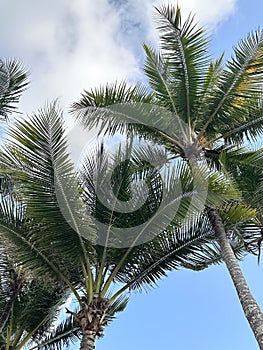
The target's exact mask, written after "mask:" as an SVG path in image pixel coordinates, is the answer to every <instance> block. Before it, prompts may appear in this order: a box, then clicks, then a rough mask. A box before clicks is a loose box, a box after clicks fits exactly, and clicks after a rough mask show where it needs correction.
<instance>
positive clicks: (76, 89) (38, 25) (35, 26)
mask: <svg viewBox="0 0 263 350" xmlns="http://www.w3.org/2000/svg"><path fill="white" fill-rule="evenodd" d="M167 2H168V1H167ZM159 3H160V1H157V0H152V1H149V2H147V1H141V0H126V1H125V0H97V1H96V2H95V1H92V0H75V1H70V0H56V1H52V0H46V1H41V2H39V1H35V0H24V1H16V0H5V1H3V3H2V4H1V23H0V42H1V48H0V57H2V58H3V57H17V58H20V59H21V60H22V61H23V62H24V63H25V64H26V66H27V67H29V68H30V71H31V82H32V83H31V87H30V89H29V91H28V92H27V93H26V94H25V96H24V98H23V100H22V108H23V110H24V111H26V112H28V113H31V112H32V111H33V110H36V109H37V108H38V107H40V106H42V105H43V104H44V102H45V101H47V100H50V99H52V98H53V99H54V98H56V97H60V98H61V103H62V107H67V106H68V105H69V104H70V103H71V102H72V101H74V100H76V99H77V98H78V97H79V95H80V92H81V91H83V89H84V88H86V89H88V88H91V87H95V86H98V85H103V84H105V83H106V82H107V81H109V82H114V81H115V80H119V81H120V80H123V79H128V80H132V81H137V80H139V79H140V78H141V75H140V74H141V71H140V68H141V67H142V62H143V58H142V55H141V54H142V50H141V44H142V42H144V41H148V40H150V39H152V38H153V37H154V36H153V34H152V33H153V27H154V24H153V22H152V16H153V13H154V10H153V4H159ZM161 3H164V1H161ZM174 3H175V4H176V2H174ZM179 4H180V5H181V6H182V10H183V13H185V14H188V13H189V12H190V11H193V12H194V13H195V12H196V14H197V18H198V19H199V20H200V21H202V22H203V23H206V24H208V25H209V26H215V25H216V24H217V23H219V22H220V21H222V20H223V19H224V18H226V17H227V16H229V15H230V14H231V13H232V12H233V11H234V7H235V0H217V1H215V0H188V1H187V2H186V1H179Z"/></svg>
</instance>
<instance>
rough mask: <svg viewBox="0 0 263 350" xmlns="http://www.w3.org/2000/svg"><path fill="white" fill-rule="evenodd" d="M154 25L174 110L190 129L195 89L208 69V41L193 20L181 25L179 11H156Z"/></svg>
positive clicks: (169, 9) (201, 29) (191, 17)
mask: <svg viewBox="0 0 263 350" xmlns="http://www.w3.org/2000/svg"><path fill="white" fill-rule="evenodd" d="M156 11H157V16H156V22H157V24H158V27H157V28H158V29H159V31H160V37H161V48H162V50H163V51H164V56H165V57H167V59H168V61H169V70H170V75H171V77H170V80H172V81H173V84H174V91H176V106H177V110H178V113H179V115H180V117H181V118H182V119H183V120H184V121H185V122H186V123H187V125H188V126H189V127H190V126H191V121H192V119H193V117H194V114H193V112H194V109H195V102H196V100H197V98H198V96H199V91H198V90H199V86H200V85H201V84H202V83H203V81H204V71H205V70H206V69H207V66H208V57H207V45H208V42H209V40H208V38H207V36H206V34H205V32H204V29H203V28H201V27H200V28H198V27H197V25H196V24H195V23H194V18H193V16H191V15H190V16H189V17H188V18H187V20H186V21H185V22H184V23H181V10H180V8H179V7H177V8H175V7H173V6H169V5H168V6H161V7H159V8H156Z"/></svg>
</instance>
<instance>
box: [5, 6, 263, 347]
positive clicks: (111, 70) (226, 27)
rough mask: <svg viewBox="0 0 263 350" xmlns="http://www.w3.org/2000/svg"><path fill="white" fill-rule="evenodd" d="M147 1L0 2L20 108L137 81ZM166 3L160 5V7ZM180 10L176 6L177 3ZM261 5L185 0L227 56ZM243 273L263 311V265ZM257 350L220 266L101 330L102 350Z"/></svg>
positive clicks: (163, 287) (251, 263)
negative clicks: (20, 67) (22, 81)
mask: <svg viewBox="0 0 263 350" xmlns="http://www.w3.org/2000/svg"><path fill="white" fill-rule="evenodd" d="M158 3H159V2H158V1H153V0H152V1H151V0H148V1H147V0H144V1H142V0H108V1H107V0H96V1H94V0H74V1H72V0H71V1H69V0H55V1H54V0H45V1H39V0H23V1H19V0H0V8H1V14H0V17H1V21H0V42H1V45H0V57H1V58H2V59H3V58H11V57H15V58H19V59H20V60H21V61H22V62H23V63H24V64H25V66H26V67H27V68H28V69H29V70H30V72H31V76H30V80H31V86H30V89H29V90H28V91H27V92H26V93H25V95H24V96H23V99H22V101H21V105H20V109H21V110H22V111H23V112H25V113H29V114H30V113H31V112H32V111H35V110H36V109H38V108H39V107H41V106H43V104H44V103H45V102H46V101H47V100H52V99H54V98H57V97H59V98H60V103H61V106H62V107H63V108H64V109H65V110H66V109H67V108H68V106H69V105H70V104H71V103H72V102H73V101H75V100H76V99H78V98H79V96H80V93H81V92H82V91H83V89H84V88H85V89H89V88H91V87H96V86H99V85H103V84H105V83H106V82H115V81H116V80H118V81H121V80H123V79H127V80H129V81H130V82H137V81H141V80H143V74H142V66H143V51H142V49H141V44H142V43H143V42H148V43H151V44H152V45H155V44H157V43H156V39H157V36H156V32H155V31H154V23H153V21H152V17H153V13H154V9H153V5H158ZM162 3H163V2H162ZM174 3H175V4H176V1H174ZM261 3H262V0H250V1H247V0H184V1H179V4H180V5H181V7H182V10H183V13H184V14H185V15H187V14H188V13H189V12H190V11H192V12H193V13H196V16H197V18H198V19H199V20H200V21H201V22H202V23H203V24H204V25H206V26H207V27H208V29H209V30H210V32H211V33H212V34H213V37H214V39H213V42H212V46H211V50H212V53H214V54H215V55H216V56H218V55H219V54H220V53H221V52H222V51H226V54H227V56H229V55H230V50H231V47H232V46H233V45H234V44H235V43H236V42H237V40H239V39H240V38H241V37H242V36H244V35H245V34H246V33H247V32H248V31H249V30H250V29H253V28H255V27H257V26H259V25H262V18H261V17H262V13H263V5H262V4H261ZM242 267H243V269H244V271H245V274H246V276H247V278H248V281H249V283H250V286H251V288H252V290H253V293H254V294H255V296H256V298H257V300H258V301H259V303H260V304H261V306H262V308H263V275H262V267H261V266H260V267H258V266H257V264H256V260H255V259H252V258H249V259H247V260H246V261H245V262H244V263H243V264H242ZM124 348H125V349H126V350H131V349H139V350H148V349H152V350H157V349H179V350H188V349H189V350H190V349H195V350H219V349H220V350H222V349H226V350H230V349H231V350H235V349H238V350H248V349H249V350H253V349H257V345H256V343H255V340H254V338H253V335H252V333H251V331H250V329H249V327H248V324H247V322H246V320H245V318H244V317H243V314H242V311H241V308H240V306H239V304H238V302H237V299H236V295H235V291H234V290H233V287H232V284H231V282H230V280H229V277H228V275H227V272H226V271H225V268H224V267H223V266H216V267H212V268H209V269H208V270H206V271H204V272H200V273H193V272H190V271H181V272H175V273H172V274H170V276H169V278H167V279H165V280H164V281H162V282H161V283H160V288H158V289H156V290H153V291H152V292H151V293H150V294H149V295H145V294H144V295H135V296H134V297H132V299H131V302H130V304H129V306H128V308H127V310H126V311H125V312H124V313H123V314H122V315H120V316H119V317H118V319H117V320H115V321H114V322H113V324H112V325H111V326H110V327H109V329H107V330H106V335H105V337H104V338H103V339H102V340H100V341H99V342H98V345H97V349H98V350H106V349H115V350H121V349H124Z"/></svg>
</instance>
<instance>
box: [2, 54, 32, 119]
mask: <svg viewBox="0 0 263 350" xmlns="http://www.w3.org/2000/svg"><path fill="white" fill-rule="evenodd" d="M27 78H28V72H27V71H26V70H25V68H24V67H23V66H22V64H21V63H20V62H18V61H17V60H7V61H2V60H0V120H1V118H3V119H7V118H8V115H9V114H11V113H12V112H14V111H15V110H16V108H17V106H16V105H17V103H18V101H19V99H20V96H21V94H22V93H23V92H24V91H25V90H26V88H27V86H28V79H27Z"/></svg>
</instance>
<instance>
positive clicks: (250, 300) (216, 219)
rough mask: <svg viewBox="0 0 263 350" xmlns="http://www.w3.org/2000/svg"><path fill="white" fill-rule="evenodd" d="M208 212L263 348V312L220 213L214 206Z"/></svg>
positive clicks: (242, 301)
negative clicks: (228, 237)
mask: <svg viewBox="0 0 263 350" xmlns="http://www.w3.org/2000/svg"><path fill="white" fill-rule="evenodd" d="M207 214H208V218H209V220H210V223H211V225H212V227H213V229H214V231H215V234H216V237H217V239H218V242H219V245H220V248H221V253H222V258H223V260H224V262H225V264H226V266H227V269H228V271H229V273H230V276H231V278H232V281H233V283H234V285H235V288H236V291H237V294H238V297H239V300H240V303H241V305H242V308H243V311H244V313H245V316H246V318H247V320H248V322H249V324H250V327H251V329H252V331H253V332H254V335H255V338H256V340H257V342H258V345H259V347H260V349H261V350H263V314H262V312H261V310H260V308H259V306H258V304H257V302H256V300H255V299H254V297H253V295H252V293H251V292H250V290H249V287H248V285H247V282H246V280H245V277H244V275H243V273H242V271H241V269H240V267H239V264H238V262H237V259H236V257H235V254H234V253H233V250H232V248H231V245H230V243H229V241H228V239H227V235H226V231H225V227H224V224H223V222H222V219H221V217H220V215H219V214H218V212H217V210H216V209H214V208H208V209H207Z"/></svg>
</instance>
